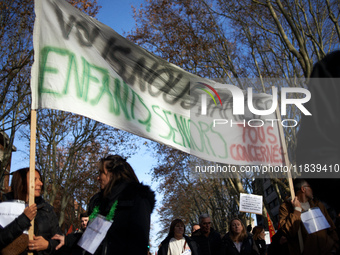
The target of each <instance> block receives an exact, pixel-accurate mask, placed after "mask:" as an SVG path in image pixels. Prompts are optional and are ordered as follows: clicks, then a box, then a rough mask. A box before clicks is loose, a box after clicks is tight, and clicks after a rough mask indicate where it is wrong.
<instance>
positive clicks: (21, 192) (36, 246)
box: [3, 168, 62, 255]
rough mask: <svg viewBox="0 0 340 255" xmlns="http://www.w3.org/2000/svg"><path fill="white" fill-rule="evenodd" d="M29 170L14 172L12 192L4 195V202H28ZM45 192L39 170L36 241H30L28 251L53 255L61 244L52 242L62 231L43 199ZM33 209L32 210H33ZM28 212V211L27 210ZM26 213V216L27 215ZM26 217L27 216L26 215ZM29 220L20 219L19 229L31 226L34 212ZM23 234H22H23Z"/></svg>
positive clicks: (36, 174)
mask: <svg viewBox="0 0 340 255" xmlns="http://www.w3.org/2000/svg"><path fill="white" fill-rule="evenodd" d="M28 173H29V168H22V169H19V170H17V171H15V172H13V173H12V174H13V178H12V183H11V190H12V191H11V192H10V193H7V194H4V195H3V200H4V201H10V200H23V201H25V202H28V190H29V189H28V187H29V185H28V184H29V174H28ZM42 191H43V183H42V181H41V175H40V172H39V171H38V170H36V171H35V190H34V196H35V203H36V206H35V207H34V206H33V207H32V206H31V207H32V208H35V212H34V214H36V216H35V221H34V225H35V227H34V234H35V236H34V239H33V240H30V241H29V244H28V247H27V248H28V250H29V251H33V252H34V254H37V255H43V254H52V253H53V252H54V250H55V247H56V246H57V245H58V244H59V243H58V241H56V240H51V238H52V237H53V236H54V235H55V234H61V233H62V231H61V229H60V227H59V222H58V218H57V215H56V214H55V212H54V209H53V207H52V206H51V205H50V204H49V203H46V202H45V200H44V199H43V198H42V197H41V192H42ZM29 208H30V207H29ZM32 208H31V209H32ZM25 211H26V210H25ZM25 211H24V214H25ZM25 215H26V214H25ZM26 216H27V218H28V219H25V218H23V217H20V216H19V218H18V221H17V224H18V226H17V227H18V228H20V227H21V228H26V227H27V225H28V227H29V226H30V225H31V224H30V223H29V224H28V223H27V222H28V220H29V221H31V220H32V219H33V218H34V217H33V215H32V212H31V213H30V214H27V215H26ZM21 233H22V232H21Z"/></svg>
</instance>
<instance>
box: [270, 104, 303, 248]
mask: <svg viewBox="0 0 340 255" xmlns="http://www.w3.org/2000/svg"><path fill="white" fill-rule="evenodd" d="M276 118H277V119H278V120H279V124H278V129H279V134H280V139H281V147H282V153H283V155H284V161H285V165H286V166H288V169H289V171H288V183H289V189H290V195H291V197H292V200H294V198H295V191H294V185H293V179H292V173H291V172H290V170H291V168H290V167H289V165H290V162H289V157H288V152H287V146H286V140H285V136H284V132H283V127H282V125H280V123H281V114H280V110H279V106H277V107H276ZM298 237H299V244H300V250H301V253H302V252H303V249H304V245H303V239H302V233H301V227H300V228H299V231H298Z"/></svg>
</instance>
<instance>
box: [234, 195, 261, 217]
mask: <svg viewBox="0 0 340 255" xmlns="http://www.w3.org/2000/svg"><path fill="white" fill-rule="evenodd" d="M239 210H240V212H247V213H255V214H259V215H262V196H259V195H253V194H246V193H240V209H239Z"/></svg>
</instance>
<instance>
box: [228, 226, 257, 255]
mask: <svg viewBox="0 0 340 255" xmlns="http://www.w3.org/2000/svg"><path fill="white" fill-rule="evenodd" d="M222 243H223V254H225V255H258V254H259V252H258V249H257V246H256V244H255V242H254V240H253V237H252V235H251V234H249V233H248V235H247V237H246V238H245V239H244V240H243V242H242V245H241V252H238V250H237V248H236V246H235V244H234V242H233V241H232V240H231V238H230V236H229V232H228V233H227V234H226V235H225V236H224V237H223V238H222Z"/></svg>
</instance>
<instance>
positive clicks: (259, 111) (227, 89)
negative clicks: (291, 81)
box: [193, 82, 312, 127]
mask: <svg viewBox="0 0 340 255" xmlns="http://www.w3.org/2000/svg"><path fill="white" fill-rule="evenodd" d="M196 84H197V85H195V86H194V87H193V89H194V90H195V89H200V90H202V91H204V92H205V93H200V106H201V107H200V115H202V116H206V115H209V116H213V117H214V119H213V126H214V127H215V126H216V125H225V124H227V123H229V124H230V125H233V124H236V123H235V122H234V123H233V121H232V120H230V119H229V120H228V119H225V118H215V117H217V116H216V114H215V113H216V108H217V107H218V108H219V110H220V111H223V110H226V109H227V108H228V107H229V108H230V106H231V107H232V115H234V116H240V115H243V116H253V117H256V116H257V117H258V118H255V119H254V118H252V119H250V118H249V117H245V118H244V119H247V124H248V126H250V127H261V126H263V125H264V123H265V122H266V121H267V122H271V123H272V126H274V123H275V122H278V121H279V119H277V118H273V117H270V118H268V119H265V117H268V116H276V115H275V111H276V109H277V107H278V105H279V99H280V102H281V113H280V114H281V116H286V115H287V112H288V110H287V109H288V107H289V106H295V107H297V108H298V109H299V110H300V111H301V112H302V113H303V114H304V115H312V114H311V113H310V112H309V111H308V110H307V109H306V107H305V106H304V104H305V103H307V102H308V101H309V100H310V99H311V93H310V92H309V90H307V89H304V88H296V87H281V89H280V92H281V93H279V94H278V88H277V87H272V95H269V94H264V93H262V94H261V93H260V94H258V93H253V88H252V87H248V88H247V90H246V93H244V91H242V90H241V89H240V88H238V87H236V86H234V85H229V84H220V83H216V84H213V85H208V84H206V83H203V82H196ZM208 89H210V90H211V91H212V92H213V93H214V94H215V96H216V97H217V99H218V100H219V102H220V105H218V104H217V102H216V100H215V98H214V95H213V94H212V93H211V92H210V91H209V90H208ZM207 95H209V96H210V98H211V99H212V101H213V102H214V105H215V106H214V105H212V104H211V103H209V102H208V100H207ZM289 95H294V96H289ZM279 97H280V98H279ZM224 99H225V101H223V100H224ZM209 112H210V113H211V114H209ZM212 112H214V113H212ZM217 115H218V114H217ZM219 117H221V115H220V116H219ZM243 123H244V125H245V120H244V122H243ZM254 123H256V124H254ZM237 124H240V123H237ZM281 124H282V126H283V127H295V126H297V124H298V123H297V121H296V120H295V119H284V118H282V120H281Z"/></svg>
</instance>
